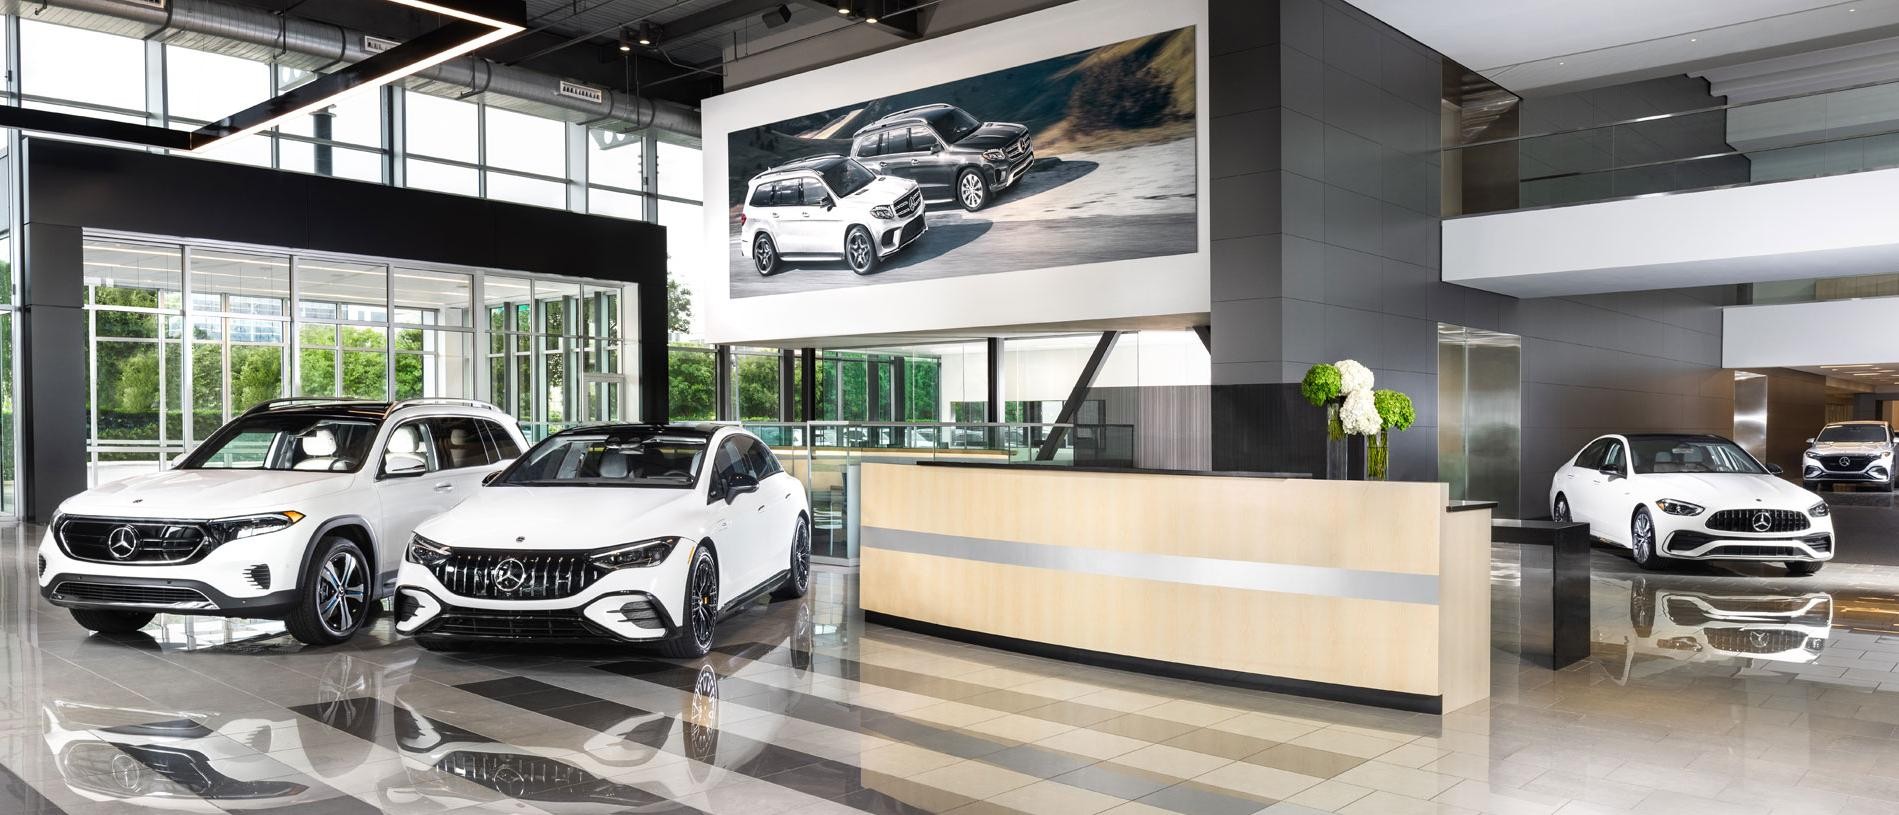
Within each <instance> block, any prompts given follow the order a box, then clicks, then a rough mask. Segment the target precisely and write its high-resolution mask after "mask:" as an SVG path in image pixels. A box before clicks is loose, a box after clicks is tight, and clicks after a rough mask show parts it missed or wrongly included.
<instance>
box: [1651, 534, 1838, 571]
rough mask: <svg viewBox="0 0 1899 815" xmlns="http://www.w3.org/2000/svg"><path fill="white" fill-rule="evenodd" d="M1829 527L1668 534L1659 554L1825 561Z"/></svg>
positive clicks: (1830, 546) (1828, 554) (1830, 543)
mask: <svg viewBox="0 0 1899 815" xmlns="http://www.w3.org/2000/svg"><path fill="white" fill-rule="evenodd" d="M1833 543H1834V541H1833V529H1832V527H1831V526H1827V527H1825V528H1820V527H1816V528H1814V529H1810V530H1808V531H1806V532H1802V533H1798V534H1782V535H1759V536H1748V535H1741V534H1737V533H1733V532H1717V531H1711V530H1706V529H1680V530H1676V531H1674V532H1672V533H1670V534H1669V536H1668V539H1667V541H1666V542H1665V543H1663V544H1662V554H1664V555H1667V556H1668V557H1671V558H1677V559H1681V560H1775V561H1788V560H1795V561H1813V562H1819V561H1827V560H1832V559H1833Z"/></svg>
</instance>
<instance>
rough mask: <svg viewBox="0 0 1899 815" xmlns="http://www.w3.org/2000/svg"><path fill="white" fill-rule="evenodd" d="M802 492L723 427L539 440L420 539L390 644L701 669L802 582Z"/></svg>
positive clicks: (805, 541) (764, 455)
mask: <svg viewBox="0 0 1899 815" xmlns="http://www.w3.org/2000/svg"><path fill="white" fill-rule="evenodd" d="M810 518H811V511H810V507H809V504H808V503H807V501H806V498H805V491H804V484H803V483H802V482H800V481H799V480H798V479H797V478H796V477H794V476H792V475H791V474H789V473H787V472H785V471H784V468H783V467H781V466H779V464H778V459H777V457H775V456H773V455H772V453H771V450H770V449H768V448H766V446H765V443H764V442H762V441H759V440H758V438H757V437H756V436H753V435H751V434H750V433H746V432H745V431H743V430H739V429H738V428H735V427H726V426H718V425H592V426H588V427H579V428H574V429H571V430H565V431H562V432H560V433H556V434H554V435H552V436H549V437H548V438H547V439H546V440H544V441H542V442H541V443H540V444H537V445H535V446H534V448H533V449H531V450H529V451H527V452H526V453H524V454H522V456H521V457H520V458H519V459H518V460H516V461H515V463H514V464H513V465H511V466H510V467H508V469H506V470H503V471H502V472H501V473H499V474H498V476H497V477H496V478H494V479H493V480H492V481H491V483H489V484H488V485H486V486H484V487H483V488H481V489H480V490H477V491H476V494H475V495H474V496H472V497H470V498H469V499H468V500H467V501H465V502H463V503H462V504H461V505H460V506H457V507H456V508H454V509H452V510H450V511H448V512H445V513H443V514H441V515H437V516H435V517H434V518H431V519H429V520H427V521H424V522H423V523H422V525H421V526H418V527H416V530H415V538H414V540H413V541H412V542H410V544H409V547H408V555H407V557H406V558H405V562H404V563H403V565H402V572H401V574H400V575H399V576H398V577H397V580H396V630H397V631H400V632H402V633H404V634H411V635H414V636H416V637H417V638H418V640H419V641H420V642H421V643H422V644H423V645H424V646H428V647H438V646H441V645H444V644H446V643H447V642H449V641H454V640H476V639H491V640H492V639H504V640H505V639H514V640H524V639H532V640H549V639H566V640H571V639H587V638H608V639H616V640H621V641H627V642H649V643H655V644H658V645H659V646H660V647H661V649H662V650H663V651H664V652H665V653H666V655H668V656H673V657H680V658H693V657H698V656H703V655H705V653H706V652H707V651H708V650H710V649H711V647H712V637H713V626H714V625H715V624H716V623H717V622H718V620H719V619H720V618H721V617H723V616H725V615H726V614H728V613H730V612H733V611H736V610H737V609H739V608H740V607H742V606H744V605H745V604H746V603H747V602H749V601H751V600H754V599H757V598H758V597H759V596H760V595H763V594H765V593H767V592H770V593H772V595H773V596H774V597H779V598H793V597H801V596H803V595H804V593H805V590H806V588H807V587H808V586H809V584H810V579H811V524H810Z"/></svg>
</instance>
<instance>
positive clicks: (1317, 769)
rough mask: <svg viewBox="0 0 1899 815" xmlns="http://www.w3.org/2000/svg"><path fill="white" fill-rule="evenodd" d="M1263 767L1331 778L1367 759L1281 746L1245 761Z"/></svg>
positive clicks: (1297, 746) (1325, 751)
mask: <svg viewBox="0 0 1899 815" xmlns="http://www.w3.org/2000/svg"><path fill="white" fill-rule="evenodd" d="M1244 760H1245V761H1246V762H1248V763H1251V764H1258V765H1260V766H1262V767H1273V768H1276V769H1281V770H1286V771H1288V772H1295V773H1299V774H1301V775H1309V776H1313V777H1315V778H1331V777H1333V776H1336V775H1338V774H1339V773H1342V772H1345V771H1346V770H1349V769H1351V768H1353V767H1356V766H1358V765H1360V764H1363V763H1365V759H1362V758H1359V757H1357V756H1348V755H1345V754H1344V753H1334V752H1332V751H1330V750H1320V749H1318V748H1316V747H1306V746H1303V745H1298V744H1280V745H1276V746H1273V747H1268V748H1266V749H1265V750H1262V751H1260V752H1258V753H1255V754H1253V755H1251V756H1247V757H1246V758H1245V759H1244Z"/></svg>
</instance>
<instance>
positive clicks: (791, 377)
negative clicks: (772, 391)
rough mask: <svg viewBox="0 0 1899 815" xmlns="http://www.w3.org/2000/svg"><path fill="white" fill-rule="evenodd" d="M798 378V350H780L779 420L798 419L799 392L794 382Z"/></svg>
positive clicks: (789, 420)
mask: <svg viewBox="0 0 1899 815" xmlns="http://www.w3.org/2000/svg"><path fill="white" fill-rule="evenodd" d="M797 379H798V352H797V351H793V350H791V349H790V348H786V349H783V350H781V351H779V352H778V421H781V422H795V421H797V420H798V417H797V413H798V401H797V400H798V394H797V388H795V387H793V383H795V382H797Z"/></svg>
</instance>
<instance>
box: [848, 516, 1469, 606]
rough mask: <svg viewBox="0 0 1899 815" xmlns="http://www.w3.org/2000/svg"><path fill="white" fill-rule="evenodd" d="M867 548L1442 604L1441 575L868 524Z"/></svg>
mask: <svg viewBox="0 0 1899 815" xmlns="http://www.w3.org/2000/svg"><path fill="white" fill-rule="evenodd" d="M860 540H861V541H862V543H863V546H864V548H866V549H885V550H889V551H892V552H908V553H910V554H916V555H935V556H937V557H948V558H956V559H958V560H975V561H981V562H984V563H999V564H1002V565H1005V566H1027V567H1030V568H1035V569H1055V570H1057V571H1064V572H1076V573H1079V574H1094V575H1103V576H1107V577H1132V578H1137V579H1140V580H1160V581H1165V582H1168V583H1186V584H1190V585H1195V586H1217V587H1220V588H1228V589H1247V590H1251V591H1272V592H1282V593H1285V594H1313V595H1320V596H1325V597H1345V598H1350V599H1354V600H1388V601H1391V602H1394V603H1422V604H1425V605H1437V601H1438V599H1437V575H1430V574H1406V573H1404V572H1378V571H1371V570H1367V569H1341V568H1337V567H1332V566H1300V565H1295V564H1290V563H1261V562H1259V561H1253V560H1223V559H1220V558H1209V557H1188V556H1185V555H1156V554H1149V553H1146V552H1120V551H1115V550H1112V549H1087V548H1083V547H1077V546H1052V545H1049V544H1046V543H1020V542H1017V541H997V540H986V539H983V538H965V537H961V536H958V535H939V534H936V533H934V532H914V531H911V530H908V529H885V528H881V527H872V526H866V527H864V528H863V531H862V536H861V538H860Z"/></svg>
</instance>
